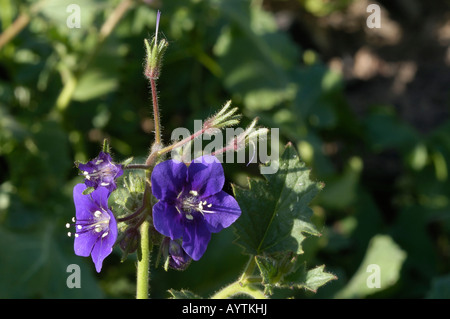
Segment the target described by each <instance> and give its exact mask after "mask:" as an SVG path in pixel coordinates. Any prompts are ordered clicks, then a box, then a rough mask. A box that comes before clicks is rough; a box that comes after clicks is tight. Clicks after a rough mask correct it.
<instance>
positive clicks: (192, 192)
mask: <svg viewBox="0 0 450 319" xmlns="http://www.w3.org/2000/svg"><path fill="white" fill-rule="evenodd" d="M189 194H191V195H193V196H198V192H197V191H189Z"/></svg>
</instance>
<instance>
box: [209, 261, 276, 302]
mask: <svg viewBox="0 0 450 319" xmlns="http://www.w3.org/2000/svg"><path fill="white" fill-rule="evenodd" d="M255 267H256V261H255V257H254V256H251V257H250V260H249V261H248V263H247V266H246V267H245V270H244V272H243V273H242V275H241V277H240V278H239V280H237V281H235V282H233V283H231V284H230V285H228V286H226V287H224V288H222V289H221V290H219V291H218V292H216V293H215V294H214V295H213V296H212V297H211V299H225V298H230V297H232V296H234V295H237V294H245V295H248V296H250V297H253V298H255V299H266V298H267V297H266V296H265V295H264V293H263V292H262V291H261V290H260V289H258V288H256V287H255V286H254V284H257V283H261V278H259V277H258V278H256V277H254V276H253V272H254V270H255Z"/></svg>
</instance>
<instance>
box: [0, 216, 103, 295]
mask: <svg viewBox="0 0 450 319" xmlns="http://www.w3.org/2000/svg"><path fill="white" fill-rule="evenodd" d="M41 226H42V228H41V230H39V231H36V232H32V233H14V232H12V231H10V230H8V229H6V228H4V227H0V249H1V251H2V258H3V259H2V263H1V264H0V287H2V289H0V298H102V297H103V296H104V295H103V293H102V291H101V289H100V287H99V285H98V284H97V282H96V279H95V277H93V275H92V274H93V271H94V270H93V269H94V265H93V264H92V263H91V260H89V259H90V258H89V259H86V258H83V257H78V256H75V254H74V253H73V249H71V252H70V253H68V250H66V249H64V248H68V245H64V244H69V240H73V239H70V238H67V237H66V236H65V235H64V234H62V233H61V232H56V230H55V229H54V227H55V226H54V225H53V224H51V222H47V223H44V224H42V225H41ZM60 236H61V237H60ZM64 238H66V239H67V242H64V240H61V239H64ZM71 245H72V244H70V246H71ZM86 262H89V264H88V263H86ZM71 264H76V265H78V266H80V282H81V287H80V288H72V289H71V288H69V287H68V286H67V279H68V277H69V276H70V275H71V273H70V272H68V271H67V269H68V266H69V265H71ZM89 266H90V268H89Z"/></svg>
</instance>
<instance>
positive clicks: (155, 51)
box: [144, 11, 169, 79]
mask: <svg viewBox="0 0 450 319" xmlns="http://www.w3.org/2000/svg"><path fill="white" fill-rule="evenodd" d="M160 16H161V12H160V11H158V16H157V19H156V34H155V36H154V37H153V39H152V41H151V42H150V43H149V42H148V40H147V39H144V43H145V50H146V52H147V58H146V67H145V76H146V77H147V78H148V79H157V78H159V75H160V73H161V67H162V60H163V56H164V53H165V52H166V49H167V47H168V46H169V43H168V42H167V41H166V39H161V40H158V28H159V19H160Z"/></svg>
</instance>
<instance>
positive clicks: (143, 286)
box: [136, 219, 153, 299]
mask: <svg viewBox="0 0 450 319" xmlns="http://www.w3.org/2000/svg"><path fill="white" fill-rule="evenodd" d="M140 234H141V238H140V246H139V253H140V254H139V258H138V263H137V274H136V299H148V296H149V292H150V284H149V281H150V253H151V251H152V248H153V245H152V243H151V241H150V222H149V221H148V219H146V220H145V221H144V222H143V223H142V225H141V227H140Z"/></svg>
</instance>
